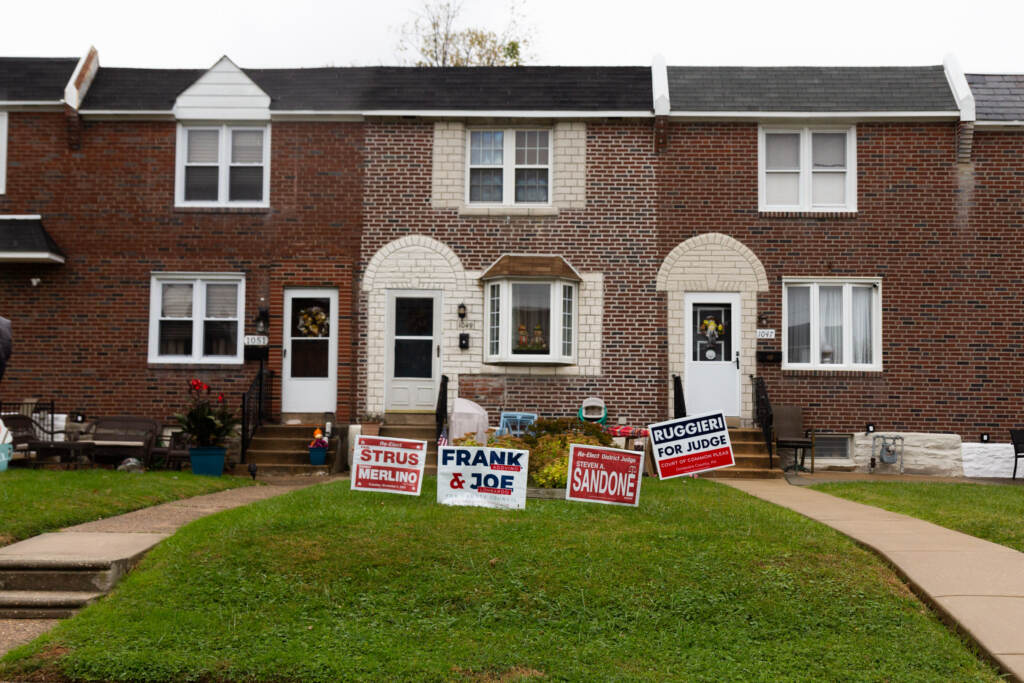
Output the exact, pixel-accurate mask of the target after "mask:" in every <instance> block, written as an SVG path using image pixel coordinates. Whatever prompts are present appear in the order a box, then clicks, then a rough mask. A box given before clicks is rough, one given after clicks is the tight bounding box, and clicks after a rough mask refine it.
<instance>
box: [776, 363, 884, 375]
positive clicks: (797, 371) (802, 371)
mask: <svg viewBox="0 0 1024 683" xmlns="http://www.w3.org/2000/svg"><path fill="white" fill-rule="evenodd" d="M836 375H843V376H844V377H880V376H881V375H882V368H829V369H827V370H826V369H824V368H797V367H793V366H785V365H784V366H783V367H782V376H783V377H808V376H811V377H835V376H836Z"/></svg>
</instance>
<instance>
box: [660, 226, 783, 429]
mask: <svg viewBox="0 0 1024 683" xmlns="http://www.w3.org/2000/svg"><path fill="white" fill-rule="evenodd" d="M656 284H657V289H658V291H659V292H667V294H668V297H667V299H668V301H667V303H668V315H667V320H668V377H667V378H666V380H668V379H671V377H672V375H679V376H680V377H683V378H685V377H686V372H685V371H686V358H685V353H686V351H685V341H684V340H685V338H686V337H685V336H686V334H688V325H687V321H686V320H685V315H684V310H683V309H684V297H685V295H686V293H687V292H736V293H738V294H739V295H740V308H741V313H742V327H741V332H740V364H741V367H742V368H743V370H742V371H741V374H740V417H741V418H742V419H743V422H744V424H749V423H750V420H751V417H752V414H753V400H752V398H751V392H750V375H751V374H754V373H755V372H756V369H755V368H756V362H755V355H756V349H757V339H756V330H757V293H758V292H767V291H768V275H767V274H766V273H765V270H764V266H763V265H762V264H761V260H760V259H758V258H757V255H755V254H754V252H752V251H751V250H750V249H748V248H747V247H746V246H745V245H744V244H743V243H742V242H740V241H739V240H736V239H734V238H732V237H729V236H728V235H723V234H721V233H716V232H711V233H705V234H703V235H696V236H694V237H691V238H690V239H688V240H686V241H685V242H682V243H680V244H679V245H678V246H676V248H675V249H673V250H672V251H671V252H669V254H668V256H666V257H665V260H664V261H663V262H662V264H661V268H659V269H658V278H657V283H656ZM684 381H685V379H684ZM671 403H672V397H671V392H670V395H669V411H670V412H669V414H671V410H672V407H671Z"/></svg>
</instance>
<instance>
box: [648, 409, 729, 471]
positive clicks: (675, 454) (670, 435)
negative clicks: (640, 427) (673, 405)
mask: <svg viewBox="0 0 1024 683" xmlns="http://www.w3.org/2000/svg"><path fill="white" fill-rule="evenodd" d="M649 429H650V433H651V445H652V446H653V448H654V462H655V463H657V465H658V477H659V478H661V479H671V478H672V477H681V476H683V475H684V474H697V473H698V472H707V471H708V470H717V469H720V468H722V467H730V466H732V465H734V464H735V460H734V459H733V454H732V444H731V443H730V442H729V428H728V427H727V426H726V424H725V415H724V414H723V413H720V412H718V413H704V414H703V415H691V416H688V417H681V418H678V419H675V420H669V421H667V422H659V423H658V424H653V425H650V427H649Z"/></svg>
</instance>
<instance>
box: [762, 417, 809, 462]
mask: <svg viewBox="0 0 1024 683" xmlns="http://www.w3.org/2000/svg"><path fill="white" fill-rule="evenodd" d="M772 418H773V427H774V430H775V451H776V452H778V450H779V449H780V448H791V449H793V464H792V465H791V466H790V467H785V468H783V469H785V470H789V469H792V470H794V471H801V472H807V471H808V470H807V468H806V467H805V464H806V462H807V449H810V450H811V469H810V472H811V474H814V430H813V429H805V428H804V409H803V408H801V407H800V406H773V409H772ZM797 451H800V460H799V461H798V460H797V453H796V452H797Z"/></svg>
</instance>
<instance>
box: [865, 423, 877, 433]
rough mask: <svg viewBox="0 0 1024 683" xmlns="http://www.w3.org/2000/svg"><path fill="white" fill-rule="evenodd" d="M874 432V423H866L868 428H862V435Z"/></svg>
mask: <svg viewBox="0 0 1024 683" xmlns="http://www.w3.org/2000/svg"><path fill="white" fill-rule="evenodd" d="M874 431H875V423H874V422H868V426H867V427H865V428H864V433H865V434H871V433H872V432H874Z"/></svg>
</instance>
